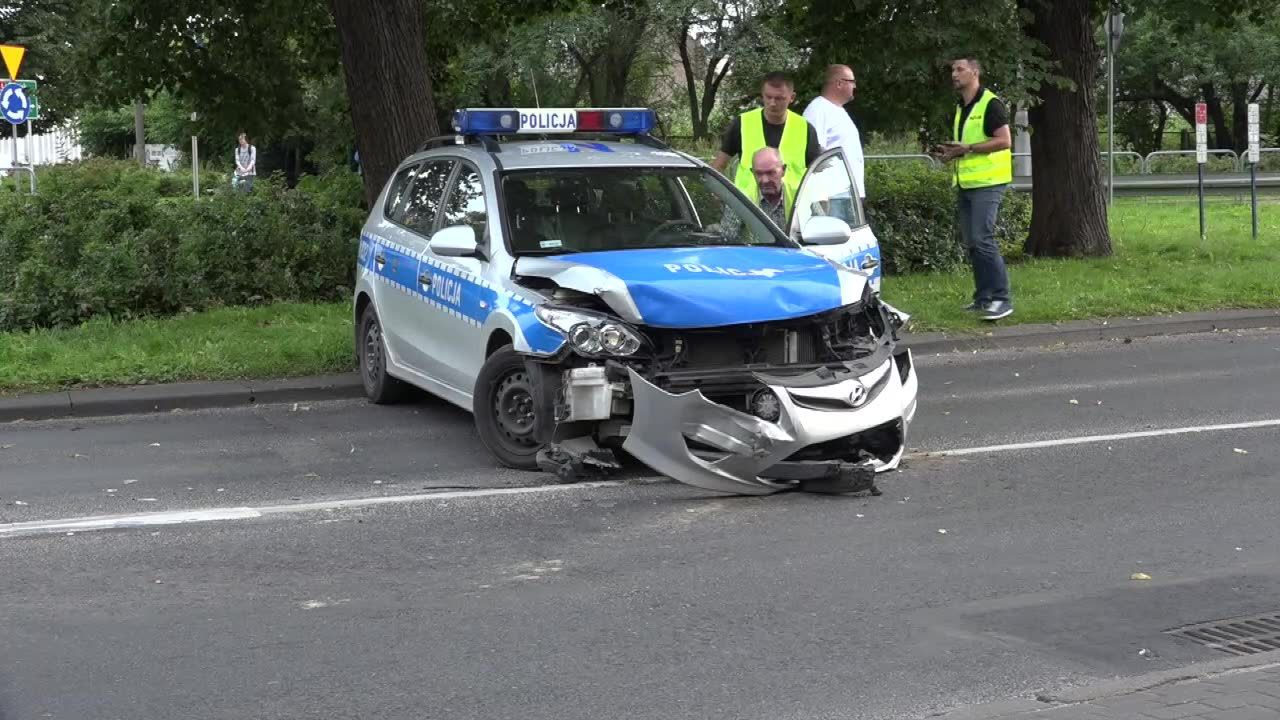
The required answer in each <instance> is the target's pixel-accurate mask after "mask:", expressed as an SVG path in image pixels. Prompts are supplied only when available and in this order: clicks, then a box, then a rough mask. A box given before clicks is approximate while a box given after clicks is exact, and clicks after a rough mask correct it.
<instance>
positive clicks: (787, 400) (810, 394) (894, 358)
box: [622, 350, 917, 495]
mask: <svg viewBox="0 0 1280 720" xmlns="http://www.w3.org/2000/svg"><path fill="white" fill-rule="evenodd" d="M880 357H882V358H883V362H878V363H877V364H876V365H875V367H874V368H873V369H870V370H869V371H868V370H867V369H866V366H863V365H860V364H851V365H850V367H849V369H847V370H842V371H825V372H813V373H808V374H806V375H800V376H787V377H780V376H774V375H763V374H758V375H756V379H757V380H759V381H760V382H761V383H763V384H764V386H765V387H766V388H768V390H769V391H770V392H772V393H773V395H774V396H775V397H776V398H777V401H778V403H777V405H778V408H779V411H778V417H777V419H776V420H775V421H773V422H770V421H766V420H763V419H761V418H759V417H756V416H755V415H750V414H747V413H744V412H741V411H738V410H735V409H733V408H730V407H726V406H724V405H720V404H718V403H715V402H712V401H710V400H708V399H707V398H706V397H705V396H703V394H702V393H701V392H700V391H698V390H693V391H690V392H685V393H680V394H672V393H669V392H666V391H665V390H662V389H661V388H659V387H657V386H656V385H654V384H652V383H650V382H649V381H647V380H645V379H644V377H642V376H641V375H640V374H639V373H637V372H636V371H635V370H633V369H630V368H628V373H629V374H630V381H631V393H632V396H633V402H634V407H633V411H632V418H631V423H630V429H629V431H628V433H627V436H626V441H625V442H624V443H623V446H622V447H623V449H624V450H626V451H627V452H628V453H630V454H631V455H633V456H634V457H636V458H637V459H639V460H640V461H641V462H643V463H645V464H646V465H648V466H649V467H651V468H653V469H654V470H656V471H658V472H660V473H662V474H664V475H667V476H670V477H671V478H674V479H675V480H679V481H680V482H683V483H687V484H689V485H693V486H696V487H700V488H704V489H707V490H716V491H719V492H727V493H735V494H746V495H767V494H770V493H775V492H779V491H781V490H787V489H791V488H794V487H796V484H797V482H798V481H799V480H800V479H803V478H805V477H807V476H812V475H814V474H818V475H821V474H822V473H824V472H827V471H831V470H836V469H856V470H861V471H863V472H884V471H886V470H892V469H893V468H895V467H897V465H898V463H899V462H900V460H901V458H902V453H903V450H904V449H905V446H906V437H907V428H908V426H909V425H910V423H911V420H912V419H913V417H914V416H915V410H916V392H917V380H916V373H915V364H914V363H913V362H912V357H911V351H910V350H905V351H903V352H901V353H898V354H896V355H887V356H880ZM859 373H861V374H859ZM895 422H896V423H899V424H900V427H901V433H900V437H901V440H900V443H899V447H898V448H897V450H896V452H894V453H893V454H892V455H891V456H890V457H882V458H864V459H861V460H858V461H849V460H848V459H846V458H826V457H817V458H814V457H808V456H811V455H812V453H804V452H802V451H805V450H806V449H812V448H813V447H814V446H821V445H823V444H824V443H830V442H831V441H836V440H840V439H841V438H848V437H850V436H855V435H858V434H859V433H864V432H868V431H872V430H874V429H876V428H881V427H883V426H885V425H890V424H893V423H895ZM691 445H692V447H691ZM798 454H799V455H804V456H806V459H805V460H793V459H791V458H793V456H797V455H798ZM820 454H821V451H819V455H820ZM846 466H847V467H846Z"/></svg>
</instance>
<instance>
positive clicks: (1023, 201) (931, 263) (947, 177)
mask: <svg viewBox="0 0 1280 720" xmlns="http://www.w3.org/2000/svg"><path fill="white" fill-rule="evenodd" d="M866 176H867V217H868V219H869V220H870V222H871V228H872V230H874V231H875V234H876V237H877V238H878V239H879V241H880V254H881V257H882V259H883V262H884V270H885V272H886V273H894V274H905V273H914V272H930V271H948V270H956V269H959V268H960V267H962V266H964V264H965V262H966V256H965V252H964V248H963V246H962V244H961V242H960V238H959V234H958V233H957V230H956V191H955V189H954V188H953V187H952V186H951V174H950V172H949V171H948V170H946V169H939V168H934V167H932V166H930V165H927V164H925V163H924V162H912V161H907V160H893V161H870V162H868V163H867V169H866ZM1030 226H1031V198H1030V196H1029V195H1027V194H1026V193H1022V192H1017V191H1014V190H1009V191H1007V192H1006V193H1005V196H1004V202H1003V203H1002V204H1001V206H1000V215H999V220H998V222H997V224H996V239H997V241H998V242H999V243H1000V249H1001V252H1003V253H1004V256H1005V259H1006V260H1010V261H1013V260H1018V259H1020V258H1021V257H1022V255H1023V250H1022V244H1023V241H1024V240H1025V239H1026V237H1027V232H1028V229H1029V228H1030Z"/></svg>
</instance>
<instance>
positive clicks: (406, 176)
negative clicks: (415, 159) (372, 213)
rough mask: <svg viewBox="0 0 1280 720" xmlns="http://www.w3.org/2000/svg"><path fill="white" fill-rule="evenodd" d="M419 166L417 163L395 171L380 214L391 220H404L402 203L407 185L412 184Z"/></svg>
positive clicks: (400, 221)
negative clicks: (385, 202)
mask: <svg viewBox="0 0 1280 720" xmlns="http://www.w3.org/2000/svg"><path fill="white" fill-rule="evenodd" d="M419 167H420V166H419V165H410V166H409V167H407V168H405V169H403V170H401V171H400V172H398V173H396V176H395V179H393V180H392V181H391V189H390V190H389V191H388V192H387V204H386V205H384V206H383V208H382V215H383V216H384V217H385V218H387V219H388V220H390V221H391V222H394V223H403V222H404V203H405V200H406V199H407V197H406V196H407V195H408V190H409V186H410V185H412V184H413V179H414V178H415V177H417V176H418V168H419Z"/></svg>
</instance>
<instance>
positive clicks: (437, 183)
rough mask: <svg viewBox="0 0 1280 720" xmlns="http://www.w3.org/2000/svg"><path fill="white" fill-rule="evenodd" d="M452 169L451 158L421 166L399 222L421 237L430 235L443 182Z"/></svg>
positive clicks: (433, 226) (441, 194)
mask: <svg viewBox="0 0 1280 720" xmlns="http://www.w3.org/2000/svg"><path fill="white" fill-rule="evenodd" d="M452 170H453V161H452V160H436V161H435V162H428V163H427V164H425V165H423V166H422V169H421V170H420V171H419V172H418V177H417V179H416V180H414V183H413V189H412V190H410V191H409V201H408V203H407V204H406V205H405V208H404V218H403V219H402V220H401V224H403V225H404V226H405V227H407V228H409V229H410V230H412V231H414V232H416V233H418V234H419V235H421V236H423V237H431V233H432V231H434V230H435V224H436V211H437V210H439V209H440V198H441V197H442V196H443V195H444V186H445V183H447V182H448V181H449V172H450V171H452Z"/></svg>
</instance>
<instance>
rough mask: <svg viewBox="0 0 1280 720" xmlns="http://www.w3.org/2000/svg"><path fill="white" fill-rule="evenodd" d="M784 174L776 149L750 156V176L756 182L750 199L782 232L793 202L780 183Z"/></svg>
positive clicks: (763, 148)
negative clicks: (753, 193)
mask: <svg viewBox="0 0 1280 720" xmlns="http://www.w3.org/2000/svg"><path fill="white" fill-rule="evenodd" d="M786 172H787V164H786V162H785V161H784V160H783V158H782V153H780V152H778V150H777V148H771V147H762V148H760V149H759V150H757V151H756V152H755V154H754V155H752V156H751V175H752V176H753V177H754V178H755V180H756V192H755V195H753V196H752V198H751V199H752V200H754V201H755V203H756V204H757V205H759V206H760V209H761V210H763V211H764V214H765V215H768V216H769V218H770V219H771V220H773V222H774V223H775V224H776V225H777V226H778V227H780V228H782V229H783V230H786V228H787V218H788V217H790V216H791V204H792V203H793V202H794V201H795V198H794V197H791V192H789V188H788V187H787V184H786V183H784V182H783V181H782V179H783V176H784V175H786Z"/></svg>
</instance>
